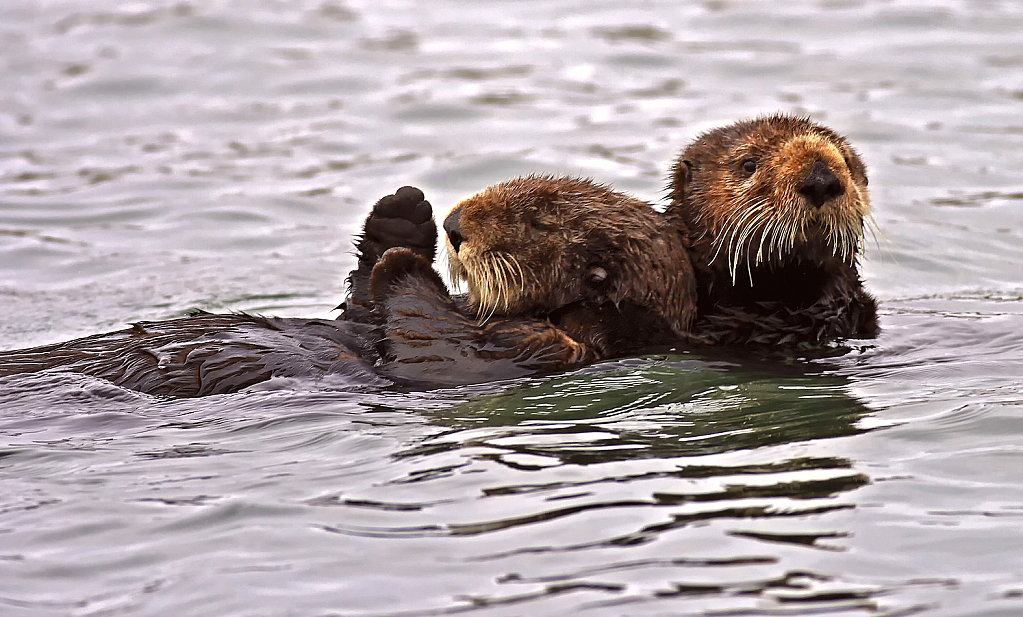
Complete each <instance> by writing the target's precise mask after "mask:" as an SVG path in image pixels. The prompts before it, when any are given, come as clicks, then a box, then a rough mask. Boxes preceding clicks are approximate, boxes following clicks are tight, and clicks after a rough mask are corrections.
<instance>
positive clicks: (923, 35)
mask: <svg viewBox="0 0 1023 617" xmlns="http://www.w3.org/2000/svg"><path fill="white" fill-rule="evenodd" d="M774 111H787V112H794V113H805V114H810V115H812V116H813V117H814V118H816V119H818V120H819V121H822V122H824V123H826V124H828V125H830V126H832V127H834V128H835V129H836V130H838V131H840V132H842V133H845V134H847V135H848V136H849V138H850V139H851V141H852V142H853V143H854V144H855V145H856V146H857V147H858V148H859V150H860V152H861V154H862V155H863V158H864V159H865V161H866V162H867V164H868V166H869V167H870V171H871V185H870V186H871V190H872V195H873V200H874V204H875V207H876V212H875V218H876V219H877V223H878V226H879V228H880V230H881V232H882V234H881V236H879V237H878V239H877V240H876V242H873V241H872V242H871V243H870V245H869V246H868V247H867V253H866V260H865V263H864V271H865V274H866V279H867V285H868V287H869V288H870V289H871V290H872V291H873V292H874V293H876V295H877V296H878V298H879V299H880V301H881V303H882V306H883V315H882V326H883V328H884V332H883V335H882V336H881V338H880V339H878V340H876V341H862V342H853V343H852V344H851V345H850V349H849V350H847V351H841V350H839V351H836V353H834V354H832V356H833V357H827V358H818V359H812V360H806V361H794V362H792V363H791V364H788V365H785V366H778V365H769V364H765V363H762V362H760V361H758V360H756V359H754V358H745V357H737V356H728V355H725V356H717V355H698V354H684V355H677V356H663V357H662V356H657V357H644V358H633V359H625V360H620V361H616V362H609V363H604V364H600V365H597V366H593V367H589V368H587V369H585V370H581V371H577V372H574V373H569V374H564V375H557V376H553V377H550V378H547V379H530V380H520V381H514V382H506V383H498V384H487V385H484V386H477V387H472V388H461V389H452V390H445V391H434V392H425V393H401V392H393V391H387V390H383V391H364V392H352V391H344V390H337V389H332V388H331V387H329V385H322V384H321V385H316V384H289V383H275V384H269V385H267V386H264V387H262V388H256V389H254V390H253V391H250V392H244V393H240V394H237V395H231V396H221V397H210V398H208V399H203V400H183V401H167V400H159V399H155V398H150V397H146V396H142V395H138V394H135V393H132V392H127V391H124V390H120V389H118V388H115V387H113V386H110V385H108V384H105V383H104V382H101V381H98V380H93V379H88V378H84V377H80V376H56V377H55V376H52V375H50V376H46V375H35V376H24V377H16V378H10V379H7V380H5V381H3V382H0V435H2V440H3V443H2V446H0V614H2V615H4V616H6V615H13V616H27V615H32V616H36V615H39V616H43V615H45V616H50V615H71V616H87V615H88V616H93V615H96V616H98V615H104V616H106V615H133V616H134V615H189V616H191V615H211V616H212V615H244V616H249V615H252V616H263V615H274V616H276V615H345V616H356V615H359V616H362V615H443V614H460V613H470V614H480V615H565V614H588V615H712V616H726V615H727V616H747V615H842V616H847V615H848V616H852V615H856V616H860V615H890V616H895V615H899V616H901V615H927V616H932V615H956V616H960V615H986V616H993V615H1020V614H1023V377H1021V376H1023V266H1021V264H1020V255H1021V252H1023V209H1021V206H1023V179H1021V170H1023V5H1020V4H1018V3H1015V2H997V1H979V0H978V1H974V2H970V1H965V0H962V1H958V2H924V1H920V2H908V1H897V0H893V1H883V0H875V1H868V0H863V1H855V0H848V1H843V0H821V1H818V2H811V1H807V0H789V1H786V2H740V1H728V0H709V1H706V2H698V3H682V2H674V1H667V0H665V1H649V2H631V3H624V2H622V3H616V2H602V1H599V0H594V1H577V2H545V3H534V2H525V1H521V0H519V1H515V0H509V1H503V2H488V3H478V2H457V1H454V0H434V1H432V2H429V3H414V2H387V1H379V0H377V1H374V2H354V1H353V2H343V1H341V0H326V1H321V0H306V1H293V2H284V1H282V0H278V1H268V2H258V1H256V0H204V1H202V2H199V1H197V0H196V1H187V0H186V1H180V2H156V1H153V0H140V1H137V2H131V3H122V2H115V1H113V0H90V1H89V2H68V1H59V0H4V2H3V3H2V4H0V315H2V319H0V347H2V348H17V347H25V346H29V345H34V344H42V343H49V342H55V341H59V340H64V339H69V338H73V337H76V336H83V335H87V334H92V333H96V332H101V331H106V330H110V329H114V328H119V327H122V326H123V325H124V324H126V323H129V322H132V321H136V320H141V319H164V318H171V317H175V316H180V315H182V314H183V313H184V312H186V311H188V310H189V309H193V308H202V309H206V310H211V311H229V310H245V311H257V312H262V313H269V314H277V315H294V316H333V315H335V314H336V313H333V312H332V311H331V309H332V308H333V307H334V306H335V305H336V304H337V303H338V301H340V300H341V299H342V297H343V293H344V291H343V279H344V275H345V274H346V273H347V271H348V270H349V269H350V268H351V267H352V265H353V262H354V260H353V256H352V253H351V238H352V234H353V233H354V232H356V231H357V229H358V227H359V225H360V223H361V220H362V218H363V217H364V216H365V214H366V213H367V211H368V208H369V207H370V205H371V204H372V203H373V202H374V201H375V200H376V199H377V198H378V197H380V196H382V195H384V194H386V193H389V192H392V191H393V190H394V189H396V188H397V187H399V186H401V185H404V184H413V185H416V186H419V187H421V188H423V189H424V190H425V191H426V193H427V195H428V197H429V198H430V199H431V200H432V202H433V203H434V205H435V208H436V209H437V210H438V211H440V212H444V211H446V209H447V208H449V207H450V206H451V204H453V203H454V202H455V201H457V200H458V199H460V198H462V197H465V196H467V195H469V194H471V193H473V192H475V191H476V190H479V189H480V188H482V187H484V186H486V185H487V184H489V183H491V182H494V181H498V180H502V179H506V178H508V177H510V176H513V175H516V174H520V173H526V172H555V173H569V174H580V175H585V176H592V177H595V178H597V179H599V180H601V181H603V182H608V183H611V184H613V185H614V186H615V187H616V188H618V189H621V190H625V191H627V192H630V193H632V194H634V195H636V196H637V197H640V198H643V199H647V200H651V201H660V200H661V199H662V197H663V194H664V193H663V186H664V178H665V176H666V171H667V167H668V165H669V163H670V161H671V159H672V157H673V156H674V155H675V154H676V153H677V151H678V150H679V149H680V148H681V147H682V146H683V145H684V144H685V143H686V142H687V141H688V140H690V139H692V138H693V137H694V136H695V135H697V134H698V133H699V132H700V131H702V130H705V129H708V128H710V127H714V126H717V125H720V124H724V123H727V122H730V121H733V120H735V119H738V118H743V117H749V116H753V115H756V114H759V113H766V112H774Z"/></svg>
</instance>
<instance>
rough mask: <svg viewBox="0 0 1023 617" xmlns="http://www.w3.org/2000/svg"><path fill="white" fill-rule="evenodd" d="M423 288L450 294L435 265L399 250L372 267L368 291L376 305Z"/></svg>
mask: <svg viewBox="0 0 1023 617" xmlns="http://www.w3.org/2000/svg"><path fill="white" fill-rule="evenodd" d="M424 284H425V285H427V286H429V287H433V288H438V289H441V290H444V292H445V293H446V291H447V290H446V288H445V286H444V282H443V281H442V280H441V278H440V275H438V274H437V271H436V270H434V269H433V264H431V263H430V262H429V261H427V260H426V259H425V258H424V257H423V256H422V255H420V254H418V253H415V252H413V251H411V250H409V249H406V248H401V247H396V248H392V249H390V250H388V251H387V252H386V253H385V254H384V256H383V257H381V258H380V260H379V261H378V262H377V265H376V266H374V267H373V274H372V275H371V276H370V284H369V287H370V290H371V294H372V298H373V302H376V303H381V302H385V301H386V300H387V299H388V298H390V297H391V296H394V295H396V294H400V293H404V292H412V293H415V292H416V290H417V288H419V287H421V286H422V285H424Z"/></svg>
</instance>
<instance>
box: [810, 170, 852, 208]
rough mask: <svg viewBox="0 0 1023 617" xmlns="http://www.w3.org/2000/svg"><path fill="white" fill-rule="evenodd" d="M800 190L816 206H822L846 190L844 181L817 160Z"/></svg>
mask: <svg viewBox="0 0 1023 617" xmlns="http://www.w3.org/2000/svg"><path fill="white" fill-rule="evenodd" d="M799 192H800V193H801V194H803V195H804V196H805V197H806V198H807V199H809V200H810V203H812V204H813V205H814V207H815V208H820V207H821V206H823V205H824V204H825V203H827V201H828V200H829V199H832V198H834V197H838V196H839V195H841V194H842V193H844V192H845V187H844V186H842V181H841V180H839V179H838V177H837V176H835V174H834V173H833V172H832V171H831V169H829V168H828V166H827V165H825V164H824V163H822V162H820V161H817V162H816V163H814V164H813V167H811V168H810V173H809V174H807V175H806V179H805V180H803V184H801V185H800V186H799Z"/></svg>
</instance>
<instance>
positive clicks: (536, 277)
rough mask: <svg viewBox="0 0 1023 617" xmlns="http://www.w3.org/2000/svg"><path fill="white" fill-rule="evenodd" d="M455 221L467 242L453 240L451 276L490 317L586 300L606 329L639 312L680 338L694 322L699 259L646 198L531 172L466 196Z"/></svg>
mask: <svg viewBox="0 0 1023 617" xmlns="http://www.w3.org/2000/svg"><path fill="white" fill-rule="evenodd" d="M452 217H456V218H457V220H458V221H459V223H460V233H461V237H462V240H461V243H460V245H459V247H458V250H457V251H456V250H455V247H454V246H453V244H452V241H451V239H450V237H449V238H448V241H447V249H448V260H449V265H450V270H451V275H452V278H454V279H460V280H463V281H465V282H466V283H467V287H468V293H469V302H470V306H471V308H472V309H474V310H475V311H476V312H477V313H478V315H479V316H480V318H481V319H482V320H483V321H486V320H487V319H489V318H491V317H493V316H531V315H532V316H536V315H541V316H543V315H551V314H552V313H555V312H556V311H558V310H559V309H561V308H563V307H566V306H578V304H577V303H580V302H583V303H585V304H586V306H587V307H588V308H587V309H586V311H587V313H586V315H587V316H586V318H587V319H589V318H593V319H596V320H598V321H599V320H604V324H605V325H606V326H607V327H606V328H603V329H604V330H608V329H613V328H618V327H625V328H628V327H629V326H630V325H635V324H631V323H630V324H626V323H618V322H617V321H616V320H617V319H618V314H622V315H628V314H630V312H631V313H632V314H633V315H636V316H638V315H639V314H640V313H643V312H648V313H650V314H652V315H655V316H657V317H659V318H660V319H662V320H663V321H664V322H665V323H666V324H667V325H668V326H669V328H670V330H671V331H672V332H673V333H674V334H675V335H676V336H684V335H685V333H687V332H688V331H689V329H690V327H691V325H692V321H693V319H694V317H695V314H696V310H695V309H696V306H695V298H696V286H695V278H694V275H693V270H692V265H691V264H690V261H689V256H688V254H687V252H686V250H685V247H684V246H683V245H682V244H681V243H680V242H679V240H678V233H677V231H676V229H675V228H674V227H673V226H672V224H671V222H670V221H668V220H666V218H665V217H664V216H663V215H661V214H660V213H658V212H656V211H655V210H654V209H653V208H652V207H651V206H650V205H649V204H647V203H645V202H642V201H639V200H637V199H633V198H632V197H629V196H627V195H624V194H622V193H618V192H615V191H612V190H611V189H609V188H607V187H604V186H601V185H598V184H596V183H594V182H591V181H589V180H583V179H578V178H568V177H548V176H526V177H520V178H515V179H513V180H509V181H507V182H502V183H500V184H496V185H494V186H491V187H489V188H487V189H485V190H483V191H481V192H480V193H477V194H476V195H473V196H472V197H469V198H468V199H465V200H464V201H462V202H460V203H459V204H457V205H456V206H455V208H454V209H453V210H452V212H451V214H449V215H448V219H447V221H448V222H446V225H449V224H450V222H451V221H452ZM612 307H614V308H612ZM614 309H620V310H621V311H622V312H621V313H616V311H615V310H614ZM633 309H638V310H637V311H633ZM581 319H582V314H581V313H580V314H572V315H571V321H573V323H576V324H579V325H580V326H581V325H582V324H581V323H580V320H581ZM628 319H629V321H630V322H631V320H632V318H631V317H629V318H628ZM594 325H596V324H594Z"/></svg>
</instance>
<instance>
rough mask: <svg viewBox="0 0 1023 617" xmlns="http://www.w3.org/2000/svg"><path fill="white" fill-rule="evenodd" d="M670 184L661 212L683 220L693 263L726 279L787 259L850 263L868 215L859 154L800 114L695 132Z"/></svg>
mask: <svg viewBox="0 0 1023 617" xmlns="http://www.w3.org/2000/svg"><path fill="white" fill-rule="evenodd" d="M670 191H671V198H672V204H671V206H670V207H669V209H668V212H669V214H671V215H673V216H674V217H676V218H677V219H678V220H679V221H680V225H683V226H684V227H687V228H688V230H689V234H690V240H691V243H692V245H693V246H692V247H693V251H694V255H693V259H694V262H695V263H696V265H697V267H698V268H699V269H701V270H704V271H706V270H709V271H710V273H711V276H712V278H713V279H716V280H722V279H725V280H727V281H728V284H731V285H733V286H734V285H736V284H737V283H739V282H743V283H745V281H742V279H746V280H747V281H748V283H749V285H750V286H751V287H755V286H756V283H757V280H758V273H762V272H778V271H779V270H781V269H784V268H786V267H789V266H797V267H819V268H823V269H824V270H827V269H828V268H845V269H846V270H848V269H849V268H853V269H854V268H855V264H856V259H857V257H858V254H859V252H860V250H861V248H862V244H863V234H864V221H865V220H870V196H869V195H868V193H867V174H866V168H865V167H864V165H863V162H862V161H861V160H860V157H859V156H858V155H857V154H856V151H855V150H853V148H852V147H851V146H850V145H849V143H848V142H847V141H846V140H845V138H843V137H842V136H840V135H838V134H837V133H835V132H834V131H832V130H831V129H828V128H826V127H823V126H821V125H819V124H816V123H814V122H812V121H810V120H809V119H807V118H797V117H792V116H785V115H775V116H769V117H763V118H758V119H756V120H749V121H744V122H739V123H736V124H732V125H729V126H726V127H722V128H719V129H716V130H713V131H711V132H709V133H706V134H704V135H702V136H700V137H699V138H698V139H697V140H696V141H694V142H693V143H692V144H691V145H690V146H688V147H687V148H686V149H685V151H683V152H682V155H681V156H680V157H679V159H678V161H677V162H676V163H675V166H674V168H673V169H672V182H671V187H670ZM762 276H763V275H761V277H762ZM701 293H702V292H701Z"/></svg>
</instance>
